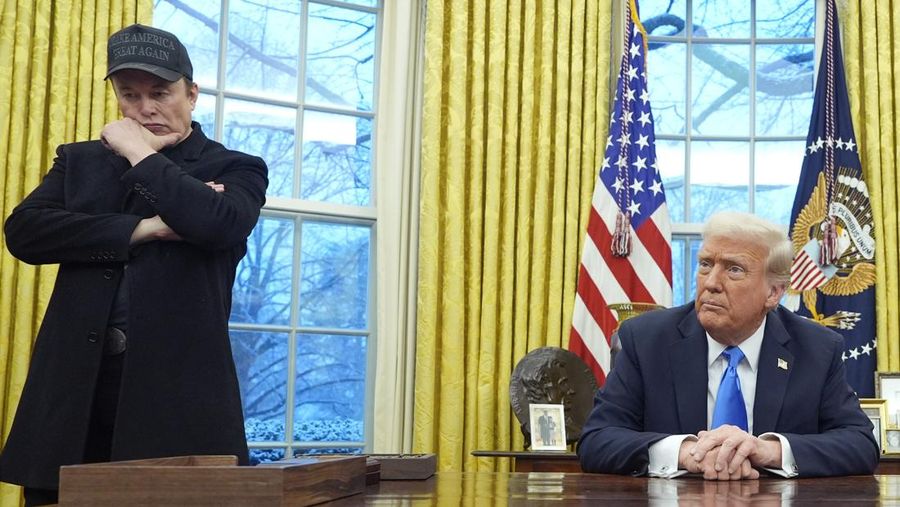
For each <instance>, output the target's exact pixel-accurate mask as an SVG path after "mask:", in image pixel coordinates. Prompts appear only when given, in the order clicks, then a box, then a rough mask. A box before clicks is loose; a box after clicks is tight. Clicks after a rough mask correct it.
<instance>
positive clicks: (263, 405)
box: [230, 330, 288, 442]
mask: <svg viewBox="0 0 900 507" xmlns="http://www.w3.org/2000/svg"><path fill="white" fill-rule="evenodd" d="M230 333H231V351H232V355H233V356H234V366H235V368H236V370H237V376H238V382H239V383H240V386H241V400H243V404H244V430H245V432H246V434H247V440H248V441H250V442H273V441H274V442H277V441H283V440H284V439H285V432H284V421H285V417H286V414H287V410H286V409H287V371H288V370H287V366H288V364H287V358H288V356H287V342H288V335H287V333H267V332H262V331H236V330H231V332H230Z"/></svg>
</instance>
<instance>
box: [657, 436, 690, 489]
mask: <svg viewBox="0 0 900 507" xmlns="http://www.w3.org/2000/svg"><path fill="white" fill-rule="evenodd" d="M687 439H691V440H692V441H697V437H695V436H694V435H669V436H668V437H666V438H664V439H662V440H660V441H658V442H656V443H654V444H652V445H651V446H650V449H649V451H650V465H649V466H648V467H647V475H649V476H650V477H662V478H664V479H672V478H675V477H679V476H682V475H684V474H686V473H687V470H679V469H678V452H679V451H680V450H681V443H682V442H684V441H685V440H687Z"/></svg>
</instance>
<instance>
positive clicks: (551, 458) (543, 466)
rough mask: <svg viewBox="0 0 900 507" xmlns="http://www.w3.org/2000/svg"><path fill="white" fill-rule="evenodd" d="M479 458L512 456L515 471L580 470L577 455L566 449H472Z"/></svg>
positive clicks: (577, 471)
mask: <svg viewBox="0 0 900 507" xmlns="http://www.w3.org/2000/svg"><path fill="white" fill-rule="evenodd" d="M472 456H478V457H479V458H513V470H514V471H516V472H576V473H580V472H581V463H579V462H578V455H576V454H575V453H574V452H568V451H539V452H538V451H535V452H531V451H520V452H517V451H472Z"/></svg>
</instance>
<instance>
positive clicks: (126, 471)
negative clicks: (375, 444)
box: [59, 456, 366, 506]
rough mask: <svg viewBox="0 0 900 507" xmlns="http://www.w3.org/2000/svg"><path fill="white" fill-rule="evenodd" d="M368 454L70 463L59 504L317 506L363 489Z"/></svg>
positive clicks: (65, 469) (61, 480) (62, 476)
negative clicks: (260, 460)
mask: <svg viewBox="0 0 900 507" xmlns="http://www.w3.org/2000/svg"><path fill="white" fill-rule="evenodd" d="M365 485H366V458H365V456H341V457H332V456H323V457H309V458H302V459H297V460H291V461H290V462H275V463H267V464H264V465H259V466H255V467H246V466H245V467H242V466H237V458H236V457H234V456H183V457H175V458H159V459H147V460H136V461H120V462H113V463H92V464H87V465H72V466H64V467H62V468H61V469H60V478H59V486H60V488H59V505H62V506H67V505H72V506H75V505H85V506H87V505H90V506H95V505H97V506H100V505H128V506H146V505H208V506H213V505H215V506H230V505H253V506H282V505H291V506H294V505H297V506H300V505H313V504H317V503H322V502H327V501H329V500H334V499H337V498H342V497H345V496H350V495H355V494H357V493H362V492H363V490H364V489H365Z"/></svg>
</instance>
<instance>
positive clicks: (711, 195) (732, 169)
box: [690, 141, 750, 223]
mask: <svg viewBox="0 0 900 507" xmlns="http://www.w3.org/2000/svg"><path fill="white" fill-rule="evenodd" d="M691 150H692V151H691V219H690V221H691V222H696V223H703V222H706V219H707V218H709V216H710V215H712V214H713V213H715V212H717V211H725V210H729V211H745V212H748V211H750V195H749V191H748V188H749V185H750V152H749V143H746V142H724V141H695V142H694V143H693V144H691Z"/></svg>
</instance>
